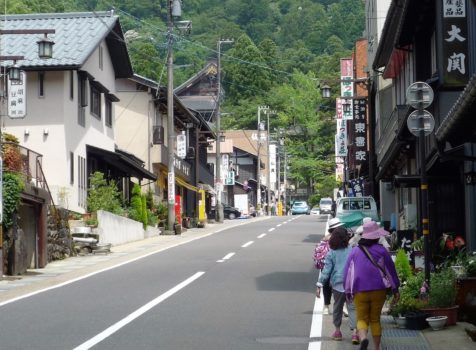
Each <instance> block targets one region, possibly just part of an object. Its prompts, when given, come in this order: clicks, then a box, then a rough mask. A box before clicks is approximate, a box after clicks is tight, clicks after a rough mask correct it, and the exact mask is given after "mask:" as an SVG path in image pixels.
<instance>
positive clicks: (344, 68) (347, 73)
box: [340, 58, 354, 120]
mask: <svg viewBox="0 0 476 350" xmlns="http://www.w3.org/2000/svg"><path fill="white" fill-rule="evenodd" d="M353 78H354V62H353V60H352V59H351V58H341V60H340V79H341V83H340V95H341V98H343V99H344V100H345V102H342V103H345V104H350V108H349V109H348V110H343V111H342V116H343V119H346V120H352V118H353V116H352V110H353V108H352V104H353V103H352V97H354V82H353ZM345 97H349V99H345Z"/></svg>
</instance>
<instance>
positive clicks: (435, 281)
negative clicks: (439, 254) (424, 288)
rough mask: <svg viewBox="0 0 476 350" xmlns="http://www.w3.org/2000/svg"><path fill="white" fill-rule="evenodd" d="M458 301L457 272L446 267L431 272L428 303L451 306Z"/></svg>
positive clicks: (433, 305)
mask: <svg viewBox="0 0 476 350" xmlns="http://www.w3.org/2000/svg"><path fill="white" fill-rule="evenodd" d="M455 302H456V274H455V272H454V271H453V269H451V268H444V269H442V270H441V271H439V272H434V273H432V274H431V278H430V291H429V293H428V305H429V306H431V307H450V306H453V305H454V304H455Z"/></svg>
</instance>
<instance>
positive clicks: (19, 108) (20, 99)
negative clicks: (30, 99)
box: [7, 71, 26, 119]
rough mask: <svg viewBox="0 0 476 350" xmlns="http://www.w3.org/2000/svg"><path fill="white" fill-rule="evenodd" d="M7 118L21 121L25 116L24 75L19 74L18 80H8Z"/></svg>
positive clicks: (22, 73)
mask: <svg viewBox="0 0 476 350" xmlns="http://www.w3.org/2000/svg"><path fill="white" fill-rule="evenodd" d="M7 113H8V116H9V117H10V118H11V119H21V118H25V116H26V74H25V72H23V71H21V72H20V80H18V81H16V80H15V81H12V80H10V79H8V112H7Z"/></svg>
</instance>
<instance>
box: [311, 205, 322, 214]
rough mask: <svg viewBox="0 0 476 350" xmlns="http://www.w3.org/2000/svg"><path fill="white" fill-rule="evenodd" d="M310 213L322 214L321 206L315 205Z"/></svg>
mask: <svg viewBox="0 0 476 350" xmlns="http://www.w3.org/2000/svg"><path fill="white" fill-rule="evenodd" d="M310 214H311V215H320V214H321V211H320V209H319V206H318V205H315V206H313V207H312V209H311V212H310Z"/></svg>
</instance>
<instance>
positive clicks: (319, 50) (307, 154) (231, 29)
mask: <svg viewBox="0 0 476 350" xmlns="http://www.w3.org/2000/svg"><path fill="white" fill-rule="evenodd" d="M364 4H365V1H364V0H182V12H183V13H182V18H181V20H191V21H192V31H191V33H190V34H189V35H187V34H186V33H181V32H180V31H178V30H175V31H174V34H175V40H174V48H173V50H174V56H175V58H174V63H175V69H174V85H175V86H177V85H179V84H180V83H182V82H183V81H185V80H186V79H188V78H189V77H191V76H192V75H194V74H195V73H196V72H197V71H199V70H200V69H201V68H202V67H203V66H204V65H205V63H206V62H207V61H208V60H210V59H216V56H217V42H218V40H219V39H220V38H222V39H223V38H232V39H234V43H233V44H222V54H223V56H222V60H221V63H222V69H223V74H222V79H223V80H222V84H223V87H224V89H225V96H224V98H223V106H222V110H223V112H226V113H230V114H228V115H227V116H224V117H223V118H222V125H223V127H224V128H236V129H256V123H257V120H256V114H257V107H258V106H259V105H269V106H270V107H271V109H273V110H274V111H275V112H276V113H275V114H274V115H272V116H271V122H270V125H271V129H272V130H274V129H275V128H276V129H277V128H284V129H285V130H290V129H293V127H297V129H298V130H299V132H300V135H299V136H298V137H296V136H295V137H293V136H291V134H292V133H289V137H288V138H287V140H286V143H287V146H288V152H289V153H290V154H291V156H292V158H291V159H292V160H291V164H292V168H291V173H290V175H291V177H293V178H294V179H295V180H296V181H297V182H301V183H306V184H307V185H308V186H310V187H313V188H316V186H315V184H319V185H320V186H324V187H325V189H324V188H323V189H322V191H324V192H328V189H327V187H328V186H330V187H332V186H333V185H334V183H333V180H332V178H333V174H334V164H333V159H331V157H330V155H331V154H333V152H334V133H335V123H334V122H332V117H333V115H334V110H333V103H332V102H331V101H330V100H329V101H324V100H322V99H321V97H320V92H319V88H318V86H317V85H318V81H319V80H320V79H326V78H327V79H328V78H334V79H335V78H337V77H338V70H339V60H340V58H342V57H348V56H349V55H350V53H351V49H352V47H353V44H354V42H355V40H356V39H357V38H359V37H361V36H362V32H363V30H364V24H365V23H364V19H365V16H364ZM0 5H1V8H2V11H4V12H6V13H7V14H13V13H30V12H73V11H93V10H98V11H100V10H101V11H102V10H110V9H112V8H114V11H115V13H116V14H117V15H119V16H120V20H121V23H122V26H123V30H124V32H126V37H127V41H128V47H129V50H130V55H131V59H132V62H133V65H134V69H135V71H136V72H137V73H138V74H141V75H143V76H146V77H148V78H151V79H154V80H157V81H159V82H160V84H162V85H165V84H166V83H167V82H166V74H165V73H166V72H165V67H164V64H165V60H166V49H167V45H166V18H167V8H166V7H167V1H166V0H6V6H5V0H0ZM326 182H328V183H329V184H328V185H323V184H325V183H326ZM317 189H318V190H319V188H317ZM326 194H327V195H329V193H326ZM322 195H324V193H323V194H322Z"/></svg>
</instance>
